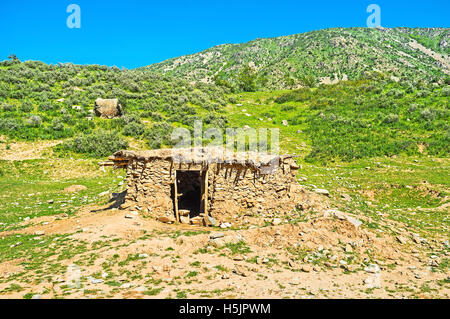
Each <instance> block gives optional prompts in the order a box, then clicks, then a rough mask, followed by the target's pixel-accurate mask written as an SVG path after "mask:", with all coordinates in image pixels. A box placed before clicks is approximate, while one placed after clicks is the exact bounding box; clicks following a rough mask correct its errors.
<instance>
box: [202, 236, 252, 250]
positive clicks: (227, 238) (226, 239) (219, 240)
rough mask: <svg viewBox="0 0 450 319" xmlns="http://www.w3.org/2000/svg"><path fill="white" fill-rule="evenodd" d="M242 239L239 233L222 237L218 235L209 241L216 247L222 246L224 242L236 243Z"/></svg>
mask: <svg viewBox="0 0 450 319" xmlns="http://www.w3.org/2000/svg"><path fill="white" fill-rule="evenodd" d="M243 240H244V239H243V238H242V236H241V235H239V234H238V235H235V236H233V235H228V236H224V237H219V238H214V239H210V240H209V243H210V244H211V245H212V246H214V247H217V248H220V247H224V246H225V245H226V244H237V243H239V242H240V241H243Z"/></svg>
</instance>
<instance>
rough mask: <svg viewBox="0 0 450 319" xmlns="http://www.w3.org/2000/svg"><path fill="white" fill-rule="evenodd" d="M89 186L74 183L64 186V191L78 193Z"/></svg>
mask: <svg viewBox="0 0 450 319" xmlns="http://www.w3.org/2000/svg"><path fill="white" fill-rule="evenodd" d="M86 189H87V187H86V186H84V185H72V186H69V187H66V188H64V190H63V192H64V193H77V192H81V191H84V190H86Z"/></svg>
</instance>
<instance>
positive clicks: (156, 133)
mask: <svg viewBox="0 0 450 319" xmlns="http://www.w3.org/2000/svg"><path fill="white" fill-rule="evenodd" d="M171 134H172V126H170V125H169V124H168V123H166V122H161V123H156V124H154V125H153V126H152V128H151V129H150V130H149V133H148V135H147V139H148V145H149V146H150V148H152V149H156V148H161V146H162V145H167V146H170V145H172V139H171Z"/></svg>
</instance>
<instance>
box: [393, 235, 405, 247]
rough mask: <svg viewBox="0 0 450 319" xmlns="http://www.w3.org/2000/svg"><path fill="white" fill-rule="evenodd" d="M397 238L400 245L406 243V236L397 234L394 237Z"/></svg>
mask: <svg viewBox="0 0 450 319" xmlns="http://www.w3.org/2000/svg"><path fill="white" fill-rule="evenodd" d="M395 238H396V239H397V240H398V242H399V243H400V244H402V245H404V244H406V243H407V241H406V238H405V237H402V236H397V237H395Z"/></svg>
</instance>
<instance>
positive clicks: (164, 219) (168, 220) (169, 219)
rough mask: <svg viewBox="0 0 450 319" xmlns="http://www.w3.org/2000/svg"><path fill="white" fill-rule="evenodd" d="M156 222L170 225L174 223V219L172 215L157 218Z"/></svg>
mask: <svg viewBox="0 0 450 319" xmlns="http://www.w3.org/2000/svg"><path fill="white" fill-rule="evenodd" d="M158 221H160V222H162V223H167V224H172V223H174V222H175V217H174V216H172V215H166V216H159V217H158Z"/></svg>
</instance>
